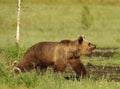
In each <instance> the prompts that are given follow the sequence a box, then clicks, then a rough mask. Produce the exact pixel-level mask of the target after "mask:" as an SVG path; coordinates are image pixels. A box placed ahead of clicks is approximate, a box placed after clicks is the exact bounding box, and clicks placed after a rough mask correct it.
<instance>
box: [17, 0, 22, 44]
mask: <svg viewBox="0 0 120 89" xmlns="http://www.w3.org/2000/svg"><path fill="white" fill-rule="evenodd" d="M20 4H21V0H18V12H17V14H18V17H17V31H16V44H19V39H20V38H19V36H20Z"/></svg>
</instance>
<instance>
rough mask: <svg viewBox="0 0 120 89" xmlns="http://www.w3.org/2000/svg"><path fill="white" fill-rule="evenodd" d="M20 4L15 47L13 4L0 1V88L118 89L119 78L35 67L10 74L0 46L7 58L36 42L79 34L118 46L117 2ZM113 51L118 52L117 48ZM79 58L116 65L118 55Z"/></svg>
mask: <svg viewBox="0 0 120 89" xmlns="http://www.w3.org/2000/svg"><path fill="white" fill-rule="evenodd" d="M21 7H22V8H21V29H20V49H18V48H17V47H16V44H15V34H16V18H17V5H16V4H13V3H10V4H9V3H0V89H28V88H29V89H48V88H49V89H91V88H92V89H119V87H120V82H114V81H111V82H108V81H107V80H106V79H101V80H93V79H89V78H88V79H83V80H81V81H77V80H75V81H72V80H65V79H64V78H63V76H62V75H60V74H55V73H49V71H48V72H46V73H45V74H44V75H43V76H41V75H38V74H37V73H36V72H35V71H32V72H28V73H24V74H21V75H17V76H13V75H12V73H11V71H10V69H11V68H10V67H9V66H8V65H7V63H6V60H5V56H3V54H2V52H1V50H4V51H5V53H6V55H7V56H8V57H9V58H10V59H11V60H20V59H22V56H23V54H24V52H25V50H26V49H27V48H28V47H30V46H31V45H33V44H35V43H37V42H40V41H60V40H62V39H76V38H77V37H78V36H79V35H85V36H86V39H88V40H90V41H91V42H93V43H95V44H96V45H97V47H110V48H113V47H120V35H119V34H120V25H119V24H120V7H119V6H117V5H87V6H86V5H84V4H75V5H73V4H35V3H34V4H31V3H22V5H21ZM86 13H88V14H86ZM83 15H85V16H83ZM83 21H85V22H83ZM83 26H86V27H85V28H83ZM111 51H112V50H111ZM117 52H118V53H120V51H119V49H118V50H117ZM82 61H83V62H84V63H85V64H87V63H88V62H91V63H93V64H97V65H99V64H102V65H113V64H116V65H119V64H120V56H119V54H116V55H115V56H114V57H112V58H109V60H106V58H103V57H92V58H88V57H85V56H82Z"/></svg>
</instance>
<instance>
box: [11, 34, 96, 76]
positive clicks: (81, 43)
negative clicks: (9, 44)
mask: <svg viewBox="0 0 120 89" xmlns="http://www.w3.org/2000/svg"><path fill="white" fill-rule="evenodd" d="M95 48H96V46H95V45H94V44H92V43H90V42H88V41H87V40H86V39H85V38H84V37H83V36H79V37H78V38H77V39H76V40H62V41H60V42H39V43H37V44H35V45H33V46H32V47H30V48H29V49H28V50H27V51H26V53H25V54H24V57H23V60H22V61H21V62H20V63H19V64H18V65H17V66H16V67H14V70H13V72H16V71H19V72H24V71H29V70H31V69H34V68H36V69H37V70H40V71H42V70H43V69H47V67H48V66H51V67H52V68H53V69H54V71H55V72H64V71H65V69H66V67H67V64H68V63H69V64H70V65H71V67H72V68H73V70H74V71H75V72H76V74H77V75H78V76H80V75H81V74H82V75H83V76H84V75H86V74H87V71H86V69H85V67H84V65H83V63H82V62H81V61H80V59H79V57H80V55H82V54H86V53H90V52H92V50H94V49H95Z"/></svg>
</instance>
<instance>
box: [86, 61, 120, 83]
mask: <svg viewBox="0 0 120 89" xmlns="http://www.w3.org/2000/svg"><path fill="white" fill-rule="evenodd" d="M86 67H87V69H88V72H89V74H90V75H92V78H94V79H97V80H98V79H102V78H106V79H107V80H109V81H112V80H113V81H119V82H120V66H118V65H112V66H103V65H92V64H91V63H88V64H87V65H86Z"/></svg>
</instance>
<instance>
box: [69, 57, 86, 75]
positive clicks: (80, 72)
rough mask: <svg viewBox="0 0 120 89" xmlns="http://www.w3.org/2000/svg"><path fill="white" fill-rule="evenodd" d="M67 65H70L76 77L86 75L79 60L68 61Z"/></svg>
mask: <svg viewBox="0 0 120 89" xmlns="http://www.w3.org/2000/svg"><path fill="white" fill-rule="evenodd" d="M69 64H70V65H71V67H72V68H73V70H74V71H75V73H76V74H77V76H82V77H84V76H86V75H87V70H86V68H85V66H84V64H83V63H82V62H81V60H80V59H79V58H77V59H72V60H69Z"/></svg>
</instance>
